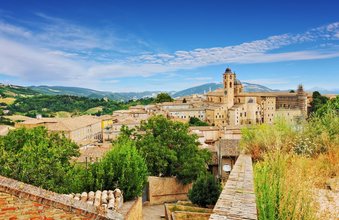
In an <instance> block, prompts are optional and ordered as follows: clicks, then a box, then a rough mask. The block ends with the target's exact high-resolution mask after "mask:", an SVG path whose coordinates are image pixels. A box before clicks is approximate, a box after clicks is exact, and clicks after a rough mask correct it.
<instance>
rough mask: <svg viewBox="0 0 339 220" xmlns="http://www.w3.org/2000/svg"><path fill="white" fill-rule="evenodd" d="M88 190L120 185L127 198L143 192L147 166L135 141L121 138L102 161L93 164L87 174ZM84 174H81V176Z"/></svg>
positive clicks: (111, 187) (112, 187) (132, 197)
mask: <svg viewBox="0 0 339 220" xmlns="http://www.w3.org/2000/svg"><path fill="white" fill-rule="evenodd" d="M87 175H88V176H87V179H88V180H89V181H88V183H87V185H86V186H85V188H87V189H88V190H98V189H101V190H104V189H114V188H116V187H118V188H119V189H121V190H122V191H123V193H124V198H125V199H126V200H131V199H134V198H135V197H137V196H140V195H141V194H142V190H143V188H144V186H145V184H146V182H147V176H148V171H147V166H146V163H145V160H144V158H142V157H141V156H140V154H139V153H138V151H137V149H136V147H135V143H134V142H133V141H132V140H130V139H128V138H126V137H123V138H119V140H118V141H117V142H115V143H114V147H113V149H112V150H111V151H109V152H108V153H107V154H106V155H105V156H104V157H103V159H102V160H101V161H99V162H96V163H94V164H92V165H91V166H90V168H89V172H88V174H87ZM82 176H83V174H80V177H79V178H83V177H82Z"/></svg>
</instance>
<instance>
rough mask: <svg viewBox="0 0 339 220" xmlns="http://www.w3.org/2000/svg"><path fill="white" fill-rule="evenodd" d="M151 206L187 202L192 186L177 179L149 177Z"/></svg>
mask: <svg viewBox="0 0 339 220" xmlns="http://www.w3.org/2000/svg"><path fill="white" fill-rule="evenodd" d="M148 183H149V195H148V198H149V203H150V205H155V204H163V203H165V202H175V201H178V200H187V199H188V198H187V194H188V191H189V189H191V187H192V184H187V185H183V184H181V183H180V182H179V181H178V180H177V179H176V178H175V177H154V176H150V177H148Z"/></svg>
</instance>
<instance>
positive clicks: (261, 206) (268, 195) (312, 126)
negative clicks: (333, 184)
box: [241, 110, 339, 220]
mask: <svg viewBox="0 0 339 220" xmlns="http://www.w3.org/2000/svg"><path fill="white" fill-rule="evenodd" d="M241 147H242V149H243V150H244V152H245V153H249V154H251V155H252V158H253V159H254V161H255V165H254V178H255V190H256V198H257V207H258V214H259V215H258V217H259V219H264V220H270V219H272V220H273V219H274V220H276V219H277V220H279V219H281V220H282V219H315V218H316V215H318V217H319V212H318V211H317V205H318V203H317V198H316V197H315V196H314V195H315V194H314V193H315V192H316V191H317V190H316V189H317V188H325V187H326V185H327V182H328V181H329V180H331V179H332V178H336V177H337V176H338V175H339V113H338V110H328V111H323V112H322V113H321V114H318V113H317V114H313V115H312V116H311V117H310V118H309V119H308V120H307V121H303V122H300V123H299V124H297V125H296V124H289V123H287V122H286V121H284V119H278V120H276V121H275V123H274V124H273V125H265V124H262V125H254V126H253V127H251V128H245V129H243V131H242V140H241Z"/></svg>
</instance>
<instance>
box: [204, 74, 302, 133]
mask: <svg viewBox="0 0 339 220" xmlns="http://www.w3.org/2000/svg"><path fill="white" fill-rule="evenodd" d="M205 106H206V111H205V120H206V121H207V122H208V123H210V124H213V125H215V126H230V127H233V126H234V127H238V126H241V125H250V124H257V123H269V124H271V123H273V122H274V119H275V118H278V117H284V118H285V119H287V120H289V121H295V120H298V119H300V118H302V117H306V116H307V94H306V93H305V92H304V90H303V87H302V85H299V87H298V89H297V92H251V93H248V92H244V89H243V85H242V84H241V82H240V81H239V80H238V79H237V77H236V74H235V73H234V72H232V70H231V69H230V68H227V69H226V70H225V73H224V74H223V88H220V89H217V90H215V91H212V92H209V93H207V94H206V99H205Z"/></svg>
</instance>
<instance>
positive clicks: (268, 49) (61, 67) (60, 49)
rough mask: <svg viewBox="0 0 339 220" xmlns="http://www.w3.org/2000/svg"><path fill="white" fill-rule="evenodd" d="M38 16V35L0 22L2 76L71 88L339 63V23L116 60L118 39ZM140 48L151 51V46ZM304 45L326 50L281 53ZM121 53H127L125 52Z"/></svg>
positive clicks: (118, 47) (103, 33)
mask: <svg viewBox="0 0 339 220" xmlns="http://www.w3.org/2000/svg"><path fill="white" fill-rule="evenodd" d="M38 16H40V17H42V18H43V19H45V20H47V21H48V22H47V24H45V23H46V22H45V23H43V25H41V26H39V27H37V29H38V31H35V32H33V31H30V30H28V29H27V28H24V27H20V26H15V25H12V24H8V23H5V22H0V73H3V74H6V75H11V76H16V77H19V78H20V79H24V80H27V81H30V82H41V81H44V82H46V81H52V80H53V81H56V80H57V81H58V82H65V84H70V83H79V82H86V81H93V84H94V83H95V84H98V83H99V82H100V79H102V78H110V79H111V80H113V81H112V83H114V82H115V81H114V80H115V79H116V78H122V77H131V76H143V77H148V76H152V75H155V74H161V73H167V74H169V73H173V72H175V71H178V70H185V69H194V68H198V67H204V66H209V65H216V64H229V63H268V62H281V61H291V60H312V59H327V58H333V57H339V50H338V47H337V45H336V42H335V41H336V40H338V39H339V22H336V23H332V24H329V25H326V26H322V27H318V28H314V29H311V30H309V31H307V32H305V33H301V34H295V35H292V34H283V35H277V36H271V37H268V38H266V39H262V40H255V41H252V42H245V43H242V44H239V45H233V46H226V47H212V48H197V49H194V50H191V51H184V50H180V51H176V52H174V53H158V54H152V53H144V54H143V55H140V56H130V55H127V56H124V57H123V58H120V59H119V60H117V59H116V58H115V56H114V55H112V54H113V53H114V52H116V51H118V50H120V49H121V45H120V46H119V43H121V42H122V41H121V39H119V38H117V37H115V34H114V33H113V34H112V33H110V32H109V31H96V30H90V29H88V28H85V27H81V26H79V25H74V24H70V23H68V22H67V21H65V20H62V19H57V18H51V17H48V16H46V15H43V14H38ZM318 41H320V42H318ZM324 41H325V43H326V44H324ZM141 42H142V44H144V45H147V42H143V41H141ZM305 42H313V44H315V45H317V44H319V46H320V45H325V46H321V47H320V48H321V49H314V47H313V49H312V50H298V51H290V52H277V49H280V48H284V47H286V46H290V45H291V46H293V45H296V44H302V43H305ZM125 43H126V42H125ZM333 43H334V45H335V46H333ZM125 45H126V44H125ZM326 45H329V46H327V47H326ZM331 45H332V46H331ZM96 49H99V50H100V51H99V52H98V51H96ZM120 52H121V53H124V52H126V53H128V51H127V50H126V51H124V49H122V50H120ZM196 80H199V79H197V78H196ZM205 80H206V79H205Z"/></svg>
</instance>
